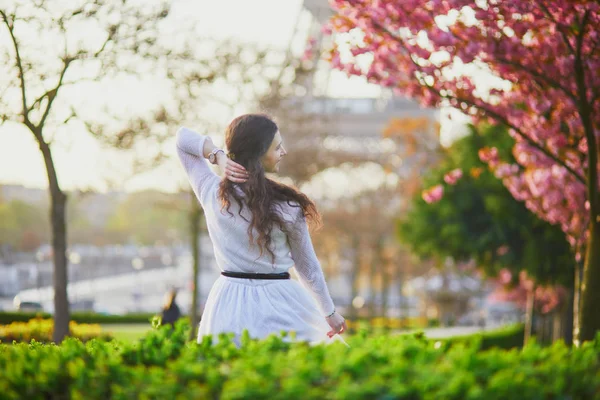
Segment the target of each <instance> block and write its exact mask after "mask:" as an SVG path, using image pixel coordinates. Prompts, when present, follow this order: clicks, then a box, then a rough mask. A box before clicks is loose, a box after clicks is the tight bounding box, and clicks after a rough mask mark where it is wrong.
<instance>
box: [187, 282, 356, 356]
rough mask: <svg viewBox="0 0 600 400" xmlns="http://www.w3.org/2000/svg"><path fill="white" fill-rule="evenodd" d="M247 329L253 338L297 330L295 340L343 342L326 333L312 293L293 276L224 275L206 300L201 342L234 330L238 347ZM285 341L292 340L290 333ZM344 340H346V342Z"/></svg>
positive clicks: (201, 326) (199, 335)
mask: <svg viewBox="0 0 600 400" xmlns="http://www.w3.org/2000/svg"><path fill="white" fill-rule="evenodd" d="M244 329H247V330H248V333H249V334H250V337H252V338H256V339H262V338H265V337H267V336H269V335H271V334H276V335H279V334H280V333H281V331H286V332H290V331H294V332H295V333H296V338H295V340H296V341H307V342H309V343H310V344H318V343H331V342H334V341H342V342H344V341H343V339H342V338H341V337H340V336H339V335H335V336H334V337H333V338H331V339H330V338H329V337H328V336H327V332H328V331H329V330H330V329H331V328H330V327H329V324H328V323H327V321H326V320H325V318H324V317H323V316H322V315H321V313H320V312H319V310H318V308H317V303H316V301H315V300H314V299H313V297H312V296H311V295H310V293H309V292H308V291H307V290H306V289H305V288H304V287H303V286H302V285H301V284H300V283H299V282H297V281H295V280H293V279H279V280H265V279H240V278H231V277H226V276H223V275H221V276H220V277H219V278H218V279H217V281H216V282H215V283H214V285H213V287H212V288H211V290H210V293H209V295H208V300H207V301H206V307H205V308H204V312H203V314H202V319H201V321H200V327H199V329H198V343H200V342H201V341H202V338H203V337H204V336H206V335H214V336H213V343H214V342H215V341H216V340H217V335H218V334H219V333H234V334H235V336H234V341H235V343H236V344H237V345H238V346H239V345H240V338H241V335H242V332H243V331H244ZM284 340H288V341H291V340H292V339H291V338H290V335H289V334H288V336H287V337H286V338H284ZM344 343H345V342H344Z"/></svg>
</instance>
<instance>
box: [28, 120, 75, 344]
mask: <svg viewBox="0 0 600 400" xmlns="http://www.w3.org/2000/svg"><path fill="white" fill-rule="evenodd" d="M36 138H42V135H41V132H36ZM38 144H39V146H40V150H41V152H42V155H43V156H44V164H45V166H46V173H47V175H48V188H49V191H50V224H51V225H52V252H53V261H54V274H53V283H54V332H53V335H52V340H53V341H54V342H56V343H60V342H62V341H63V339H64V338H65V336H67V335H68V334H69V321H70V313H69V297H68V295H67V281H68V279H67V276H68V275H67V224H66V206H67V195H66V194H65V193H64V192H63V191H62V190H61V189H60V185H59V184H58V177H57V175H56V169H55V168H54V161H53V159H52V152H51V151H50V147H49V146H48V144H47V143H46V142H44V141H43V140H38Z"/></svg>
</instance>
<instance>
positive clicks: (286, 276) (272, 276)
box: [221, 271, 290, 279]
mask: <svg viewBox="0 0 600 400" xmlns="http://www.w3.org/2000/svg"><path fill="white" fill-rule="evenodd" d="M221 275H223V276H228V277H230V278H241V279H290V274H289V272H282V273H280V274H254V273H246V272H230V271H222V272H221Z"/></svg>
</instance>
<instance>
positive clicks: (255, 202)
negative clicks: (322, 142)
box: [218, 114, 321, 264]
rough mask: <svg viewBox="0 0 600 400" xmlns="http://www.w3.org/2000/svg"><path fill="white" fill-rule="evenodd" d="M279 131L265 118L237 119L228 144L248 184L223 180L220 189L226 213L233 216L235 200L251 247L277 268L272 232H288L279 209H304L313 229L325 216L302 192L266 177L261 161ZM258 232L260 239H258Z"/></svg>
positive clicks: (247, 116)
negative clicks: (248, 216)
mask: <svg viewBox="0 0 600 400" xmlns="http://www.w3.org/2000/svg"><path fill="white" fill-rule="evenodd" d="M278 130H279V129H278V128H277V124H276V123H275V122H274V121H273V120H272V119H271V118H270V117H269V116H268V115H265V114H245V115H241V116H239V117H237V118H235V119H234V120H233V121H231V123H230V124H229V126H228V127H227V129H226V131H225V144H226V146H227V150H228V151H229V154H230V157H232V158H233V159H235V162H237V163H238V164H240V165H242V166H243V167H244V168H246V170H247V171H248V173H249V178H248V180H247V181H246V182H245V183H242V184H239V183H234V182H232V181H230V180H228V179H223V180H222V181H221V184H220V186H219V193H218V196H219V199H220V201H221V204H222V208H221V209H222V210H223V209H225V210H226V211H227V212H228V213H229V215H232V216H233V214H232V213H231V212H230V211H229V208H230V207H231V199H233V200H235V201H236V202H237V204H238V206H239V212H238V214H239V216H240V217H242V218H243V219H244V220H246V221H247V222H249V227H248V236H249V238H250V243H253V244H254V243H255V244H257V245H258V246H259V248H260V255H261V256H262V255H263V254H264V252H265V251H267V252H269V254H270V255H271V260H272V262H273V264H274V263H275V254H274V253H273V250H272V249H271V232H272V231H273V228H274V227H275V226H278V227H279V228H281V229H282V230H283V231H284V232H286V233H288V234H289V233H290V232H287V230H286V225H285V223H284V220H283V217H282V215H281V214H280V213H279V212H278V211H277V209H278V208H280V207H278V205H280V204H281V203H282V202H286V203H287V204H288V205H290V206H291V207H300V208H301V209H302V214H303V216H304V217H305V218H306V219H307V220H308V221H309V222H311V224H312V225H316V226H319V225H320V223H321V216H320V215H319V212H318V211H317V208H316V206H315V204H314V203H313V202H312V201H311V200H310V199H309V198H308V197H307V196H306V195H305V194H303V193H301V192H299V191H298V190H296V189H294V188H292V187H290V186H287V185H283V184H281V183H278V182H275V181H273V180H271V179H269V178H267V177H266V175H265V169H264V167H263V165H262V161H261V158H262V157H263V156H264V155H265V153H266V152H267V150H269V147H270V146H271V143H272V142H273V138H274V137H275V134H276V133H277V131H278ZM236 187H239V188H240V189H241V191H242V192H243V193H244V196H242V195H240V193H238V191H237V190H236ZM244 207H248V209H249V210H250V212H251V214H252V217H251V219H250V221H248V220H247V219H246V218H245V217H244V216H242V211H243V209H244ZM254 230H255V231H256V232H258V237H256V238H255V237H254V234H253V232H254Z"/></svg>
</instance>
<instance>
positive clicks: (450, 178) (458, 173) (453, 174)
mask: <svg viewBox="0 0 600 400" xmlns="http://www.w3.org/2000/svg"><path fill="white" fill-rule="evenodd" d="M462 176H463V172H462V169H460V168H456V169H453V170H452V171H450V172H448V173H447V174H446V175H444V182H446V183H447V184H448V185H455V184H456V182H458V180H459V179H460V178H462Z"/></svg>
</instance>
